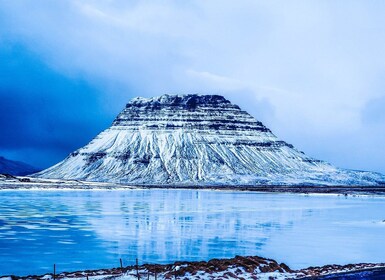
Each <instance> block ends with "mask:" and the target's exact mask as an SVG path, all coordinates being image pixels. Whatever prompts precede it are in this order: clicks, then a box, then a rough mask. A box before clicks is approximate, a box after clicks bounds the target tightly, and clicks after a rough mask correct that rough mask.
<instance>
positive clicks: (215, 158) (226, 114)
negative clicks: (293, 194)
mask: <svg viewBox="0 0 385 280" xmlns="http://www.w3.org/2000/svg"><path fill="white" fill-rule="evenodd" d="M35 176H38V177H43V178H58V179H81V180H88V181H107V182H118V183H126V184H145V185H266V184H267V185H379V184H385V176H383V175H381V174H378V173H374V172H365V171H352V170H344V169H339V168H336V167H333V166H332V165H330V164H328V163H326V162H323V161H320V160H317V159H313V158H311V157H308V156H306V155H305V154H304V153H302V152H300V151H298V150H296V149H295V148H294V147H293V146H292V145H290V144H288V143H286V142H284V141H281V140H279V139H278V138H277V137H276V136H275V135H274V134H273V133H272V132H271V131H270V130H269V129H268V128H267V127H265V126H264V125H263V124H262V123H261V122H259V121H257V120H256V119H255V118H254V117H252V116H251V115H250V114H248V113H247V112H245V111H243V110H241V109H240V108H239V107H238V106H237V105H234V104H232V103H231V102H230V101H228V100H226V99H225V98H224V97H222V96H219V95H163V96H159V97H153V98H141V97H138V98H134V99H132V100H131V101H130V102H129V103H128V104H127V105H126V108H125V109H124V110H123V111H122V112H121V113H120V114H119V115H118V116H117V118H116V119H115V121H114V122H113V124H112V126H111V127H110V128H108V129H106V130H105V131H103V132H102V133H100V134H99V135H98V136H97V137H96V138H94V139H93V140H92V141H91V142H90V143H89V144H88V145H86V146H85V147H83V148H80V149H79V150H77V151H75V152H73V153H71V154H70V155H69V156H68V157H67V158H66V159H64V160H63V161H62V162H59V163H58V164H56V165H54V166H52V167H50V168H48V169H46V170H43V171H41V172H40V173H37V174H36V175H35Z"/></svg>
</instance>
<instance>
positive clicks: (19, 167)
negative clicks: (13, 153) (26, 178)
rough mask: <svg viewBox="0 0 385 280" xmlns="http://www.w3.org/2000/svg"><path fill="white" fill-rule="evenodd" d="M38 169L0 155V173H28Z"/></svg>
mask: <svg viewBox="0 0 385 280" xmlns="http://www.w3.org/2000/svg"><path fill="white" fill-rule="evenodd" d="M37 171H39V170H38V169H37V168H35V167H33V166H31V165H29V164H27V163H24V162H21V161H14V160H9V159H6V158H4V157H2V156H0V174H9V175H28V174H32V173H35V172H37Z"/></svg>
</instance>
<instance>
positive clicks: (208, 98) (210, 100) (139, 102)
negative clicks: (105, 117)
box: [127, 94, 231, 107]
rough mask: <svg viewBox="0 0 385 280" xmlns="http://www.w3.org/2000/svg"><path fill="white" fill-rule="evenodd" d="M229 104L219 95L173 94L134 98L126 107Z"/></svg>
mask: <svg viewBox="0 0 385 280" xmlns="http://www.w3.org/2000/svg"><path fill="white" fill-rule="evenodd" d="M230 103H231V102H230V101H229V100H227V99H226V98H224V97H223V96H221V95H199V94H182V95H179V94H175V95H169V94H164V95H161V96H157V97H151V98H144V97H136V98H133V99H132V100H131V101H130V102H129V103H128V104H127V106H128V107H130V106H145V105H153V104H159V105H169V106H187V107H194V106H199V105H211V106H215V105H218V104H230Z"/></svg>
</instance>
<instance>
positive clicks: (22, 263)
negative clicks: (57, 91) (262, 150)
mask: <svg viewBox="0 0 385 280" xmlns="http://www.w3.org/2000/svg"><path fill="white" fill-rule="evenodd" d="M0 201H1V203H0V275H8V274H16V275H28V274H44V273H47V272H51V271H52V267H53V264H54V263H56V266H57V270H58V271H59V272H62V271H74V270H84V269H96V268H108V267H117V266H119V259H120V258H122V260H123V263H124V264H125V265H128V264H133V263H134V262H135V258H138V259H139V262H140V263H143V262H152V263H169V262H173V261H176V260H209V259H211V258H226V257H228V258H229V257H234V256H235V255H259V256H263V257H268V258H273V259H276V260H277V261H278V262H285V263H286V264H288V265H289V266H291V267H292V268H303V267H308V266H311V265H312V266H313V265H324V264H330V263H337V264H347V263H357V262H385V250H384V249H385V238H384V236H385V222H383V220H385V211H384V209H385V207H384V206H385V198H384V197H344V196H334V195H332V196H330V195H327V196H326V195H324V196H320V195H318V196H315V195H314V196H312V195H310V196H306V195H294V194H268V193H252V192H229V191H223V192H220V191H197V190H127V191H116V190H115V191H0Z"/></svg>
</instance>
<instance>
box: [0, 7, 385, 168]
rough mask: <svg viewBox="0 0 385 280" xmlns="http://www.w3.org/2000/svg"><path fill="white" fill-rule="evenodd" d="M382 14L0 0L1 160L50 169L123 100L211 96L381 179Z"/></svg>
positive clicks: (384, 102)
mask: <svg viewBox="0 0 385 280" xmlns="http://www.w3.org/2000/svg"><path fill="white" fill-rule="evenodd" d="M384 50H385V1H382V0H372V1H367V0H360V1H358V0H340V1H334V0H319V1H317V0H313V1H308V0H303V1H297V0H293V1H286V0H281V1H277V0H269V1H266V0H265V1H258V0H239V1H226V0H210V1H207V0H196V1H190V0H184V1H176V0H175V1H168V0H153V1H147V0H142V1H135V0H132V1H124V0H105V1H92V0H81V1H80V0H68V1H49V0H41V1H33V0H23V1H22V0H12V1H8V0H0V100H1V103H0V133H1V134H0V135H1V137H0V155H2V156H5V157H7V158H10V159H14V160H21V161H25V162H27V163H30V164H32V165H34V166H36V167H39V168H45V167H49V166H50V165H53V164H55V163H57V162H58V161H60V160H62V159H64V158H65V157H66V156H67V155H68V154H69V153H70V152H72V151H73V150H76V149H78V148H80V147H82V146H84V145H85V144H87V143H88V142H89V141H90V140H92V138H93V137H95V136H96V135H97V134H98V133H99V132H101V131H102V130H104V129H106V128H107V127H108V126H109V125H110V124H111V123H112V121H113V119H114V118H115V116H116V115H117V114H118V113H119V112H120V111H121V110H122V109H123V108H124V106H125V103H127V102H128V101H129V100H130V99H131V98H133V97H136V96H143V97H151V96H159V95H162V94H166V93H167V94H188V93H201V94H221V95H224V96H225V97H226V98H228V99H229V100H230V101H232V102H233V103H236V104H238V105H239V106H240V107H241V108H242V109H244V110H246V111H248V112H249V113H250V114H252V115H253V116H254V117H255V118H256V119H258V120H260V121H262V122H263V123H264V124H265V125H266V126H267V127H269V128H270V129H271V130H272V131H273V133H274V134H275V135H276V136H277V137H279V138H280V139H282V140H285V141H286V142H288V143H291V144H293V145H294V146H295V147H296V148H297V149H299V150H301V151H304V152H305V153H306V154H308V155H310V156H312V157H315V158H318V159H322V160H325V161H328V162H330V163H332V164H333V165H336V166H339V167H343V168H349V169H358V170H371V171H377V172H382V173H385V161H384V158H385V147H384V143H385V109H384V108H385V79H384V77H385V51H384Z"/></svg>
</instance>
